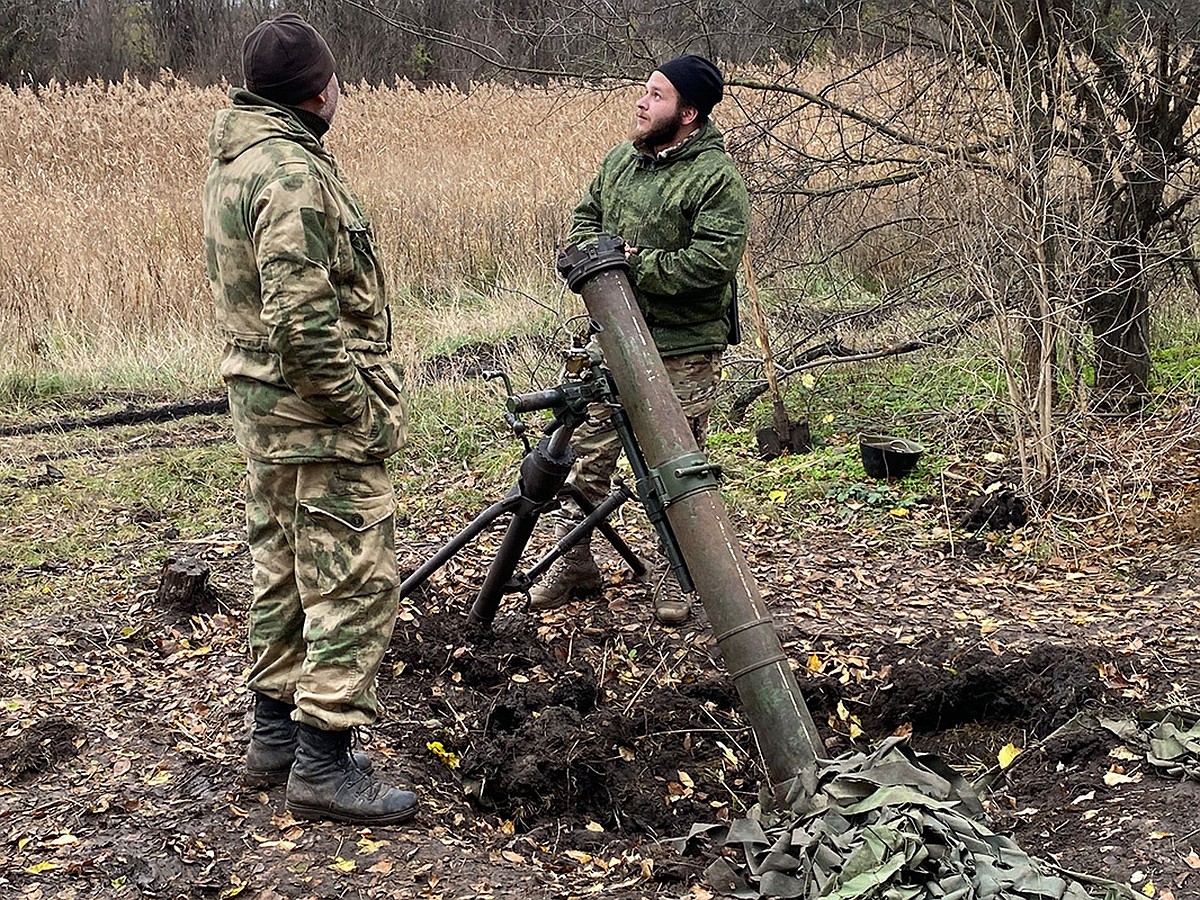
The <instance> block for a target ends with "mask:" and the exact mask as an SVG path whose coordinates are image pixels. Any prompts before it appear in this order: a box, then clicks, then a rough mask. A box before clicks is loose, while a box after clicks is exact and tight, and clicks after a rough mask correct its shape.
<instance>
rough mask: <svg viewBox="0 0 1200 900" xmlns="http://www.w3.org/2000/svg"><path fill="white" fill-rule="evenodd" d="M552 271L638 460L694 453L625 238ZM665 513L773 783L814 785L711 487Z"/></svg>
mask: <svg viewBox="0 0 1200 900" xmlns="http://www.w3.org/2000/svg"><path fill="white" fill-rule="evenodd" d="M558 267H559V271H560V273H562V274H563V275H564V277H566V279H567V283H568V285H569V286H570V287H571V289H572V290H574V291H576V292H577V293H579V294H580V295H581V296H582V298H583V302H584V305H585V306H586V307H587V311H588V314H589V315H590V316H591V317H592V319H594V320H595V321H596V322H597V323H598V324H599V325H600V326H601V330H600V331H599V333H598V334H597V335H596V338H597V340H598V341H599V343H600V348H601V350H602V351H603V353H604V360H605V365H606V366H607V367H608V369H609V370H610V371H611V373H612V377H613V381H614V382H615V384H616V386H617V391H618V394H619V396H620V398H621V405H622V407H624V409H625V410H626V411H627V412H628V414H629V419H630V424H631V425H632V428H633V433H634V435H635V436H636V438H637V441H638V444H639V445H640V446H641V449H642V454H643V456H644V457H645V460H646V464H647V465H648V466H649V467H650V468H651V469H655V468H658V467H660V466H663V465H664V464H666V463H669V462H671V461H672V460H676V459H679V458H680V457H683V456H685V455H686V454H695V453H697V452H698V447H697V444H696V439H695V436H694V435H693V434H692V430H691V427H690V426H689V424H688V421H687V417H686V416H685V415H684V413H683V408H682V406H681V405H680V403H679V399H678V397H677V396H676V395H675V391H674V389H673V388H672V387H671V381H670V378H669V376H668V375H667V371H666V368H665V367H664V365H663V362H662V359H661V358H660V357H659V355H658V350H657V348H656V347H655V346H654V342H653V340H652V339H651V337H650V330H649V328H648V327H647V326H646V322H645V319H644V318H643V317H642V313H641V311H640V310H639V309H638V305H637V301H636V299H635V298H634V295H633V289H632V287H631V286H630V284H629V280H628V277H627V275H626V272H627V270H628V263H627V262H626V260H625V253H624V243H623V242H622V241H620V239H619V238H611V237H607V236H602V237H601V240H600V241H599V242H598V243H597V245H596V247H595V248H589V249H588V250H586V251H583V250H579V249H578V248H575V247H571V248H568V249H567V250H566V251H564V253H563V254H562V255H561V256H560V257H559V261H558ZM666 515H667V520H668V521H669V522H670V524H671V528H672V530H673V531H674V533H675V538H676V541H677V543H678V544H679V548H680V550H681V552H682V554H683V558H684V561H685V562H686V563H687V567H688V569H689V571H690V572H691V575H692V580H693V581H694V582H695V585H696V591H697V593H698V594H699V596H700V601H701V603H702V604H703V606H704V611H705V613H706V614H707V615H708V619H709V622H710V623H711V624H712V628H713V634H714V636H715V638H716V641H717V644H718V646H719V647H720V650H721V656H722V659H723V660H724V663H725V667H726V669H727V671H728V673H729V677H730V679H731V680H732V681H733V683H734V686H735V688H736V689H737V692H738V697H739V698H740V700H741V703H742V707H743V709H744V710H745V712H746V716H747V718H748V719H749V721H750V726H751V728H753V730H754V734H755V737H756V738H757V740H758V745H759V749H760V751H761V753H762V755H763V761H764V763H765V765H766V768H767V774H768V777H769V778H770V780H771V781H772V783H773V784H774V785H776V786H780V785H782V784H783V783H784V782H787V781H789V780H790V779H793V778H796V777H799V785H800V787H801V789H802V790H804V792H805V793H809V794H811V793H812V791H813V790H814V787H815V778H816V759H817V749H818V748H819V747H821V743H820V736H819V734H818V733H817V727H816V724H815V723H814V721H813V718H812V714H811V713H810V712H809V710H808V707H807V706H806V705H805V703H804V699H803V697H802V696H801V693H800V687H799V685H798V684H797V682H796V677H795V674H794V673H793V672H792V669H791V666H790V665H789V663H788V658H787V655H786V654H785V653H784V652H783V647H782V645H781V644H780V641H779V635H778V633H777V632H776V631H775V626H774V623H773V622H772V621H771V616H770V612H769V611H768V610H767V608H766V604H765V603H764V602H763V599H762V596H761V595H760V594H759V591H758V586H757V584H756V583H755V580H754V576H753V574H752V573H751V571H750V566H749V564H748V563H747V561H746V558H745V556H744V555H743V553H742V550H741V546H740V543H739V541H738V537H737V534H736V533H735V532H734V530H733V527H732V526H731V524H730V522H729V517H728V514H727V512H726V509H725V503H724V501H723V500H722V499H721V496H720V492H719V491H718V490H717V488H716V485H715V484H713V485H711V486H710V487H707V488H704V489H701V490H696V491H693V492H688V493H685V494H684V495H683V496H681V497H679V498H678V499H677V500H675V501H674V502H671V503H670V504H669V505H668V506H667V508H666Z"/></svg>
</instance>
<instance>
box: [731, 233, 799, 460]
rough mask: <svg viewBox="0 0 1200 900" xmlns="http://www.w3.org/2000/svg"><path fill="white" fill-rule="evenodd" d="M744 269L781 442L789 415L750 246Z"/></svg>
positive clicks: (751, 315)
mask: <svg viewBox="0 0 1200 900" xmlns="http://www.w3.org/2000/svg"><path fill="white" fill-rule="evenodd" d="M742 267H743V268H744V269H745V270H746V293H748V294H749V295H750V317H751V318H752V319H753V320H754V330H755V332H757V334H758V344H759V346H760V347H762V354H763V372H764V374H765V375H766V377H767V389H768V390H769V391H770V392H771V403H772V408H773V411H774V415H775V431H776V433H777V434H778V435H779V438H780V440H783V439H784V438H785V437H786V435H787V431H788V424H787V414H786V413H785V412H784V409H783V396H782V395H781V394H780V393H779V378H778V376H777V375H776V372H775V357H774V356H773V355H772V354H771V341H770V339H769V338H768V337H767V320H766V319H765V318H764V317H763V311H762V306H761V305H760V304H759V302H758V285H757V284H755V282H754V267H753V266H752V265H751V264H750V245H749V244H747V245H746V249H745V251H744V252H743V253H742Z"/></svg>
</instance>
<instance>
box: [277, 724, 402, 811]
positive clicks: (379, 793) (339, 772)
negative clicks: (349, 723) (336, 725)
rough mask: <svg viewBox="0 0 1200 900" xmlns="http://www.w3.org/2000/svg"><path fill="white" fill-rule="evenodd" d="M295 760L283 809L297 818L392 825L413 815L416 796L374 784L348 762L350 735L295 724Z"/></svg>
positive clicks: (374, 781)
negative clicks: (285, 805) (285, 806)
mask: <svg viewBox="0 0 1200 900" xmlns="http://www.w3.org/2000/svg"><path fill="white" fill-rule="evenodd" d="M296 736H297V738H298V741H297V746H296V762H295V763H294V764H293V765H292V772H291V775H289V776H288V782H287V810H288V812H290V813H291V814H292V815H294V816H296V817H297V818H300V819H327V820H332V821H334V822H349V823H350V824H352V825H398V824H400V823H401V822H407V821H408V820H409V819H411V818H412V817H413V815H415V814H416V811H417V795H416V794H414V793H413V792H412V791H405V790H401V789H400V788H396V787H392V786H391V785H389V784H384V783H383V782H381V781H377V780H376V779H375V778H373V777H372V776H371V773H369V772H364V771H363V770H362V769H360V768H359V767H358V766H356V765H355V764H354V760H353V758H352V757H351V751H350V740H351V733H350V731H349V730H348V729H347V730H342V731H322V730H321V729H319V728H313V727H312V726H311V725H303V724H301V725H297V728H296Z"/></svg>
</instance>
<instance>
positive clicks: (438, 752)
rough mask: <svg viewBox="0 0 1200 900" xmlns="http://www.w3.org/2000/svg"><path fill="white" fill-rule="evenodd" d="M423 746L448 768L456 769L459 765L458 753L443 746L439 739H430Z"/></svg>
mask: <svg viewBox="0 0 1200 900" xmlns="http://www.w3.org/2000/svg"><path fill="white" fill-rule="evenodd" d="M425 748H426V749H427V750H429V752H430V753H432V754H433V755H434V756H436V757H437V758H438V759H439V760H441V761H442V762H443V763H445V764H446V765H447V766H448V767H449V768H451V769H457V768H458V767H459V765H460V761H459V758H458V754H456V753H454V752H453V751H451V750H447V749H446V748H445V747H443V746H442V742H441V741H430V742H429V743H427V744H426V745H425Z"/></svg>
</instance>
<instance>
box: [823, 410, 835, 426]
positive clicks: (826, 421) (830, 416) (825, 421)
mask: <svg viewBox="0 0 1200 900" xmlns="http://www.w3.org/2000/svg"><path fill="white" fill-rule="evenodd" d="M832 421H833V413H825V417H824V418H823V419H821V424H822V425H828V424H829V423H830V422H832Z"/></svg>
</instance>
